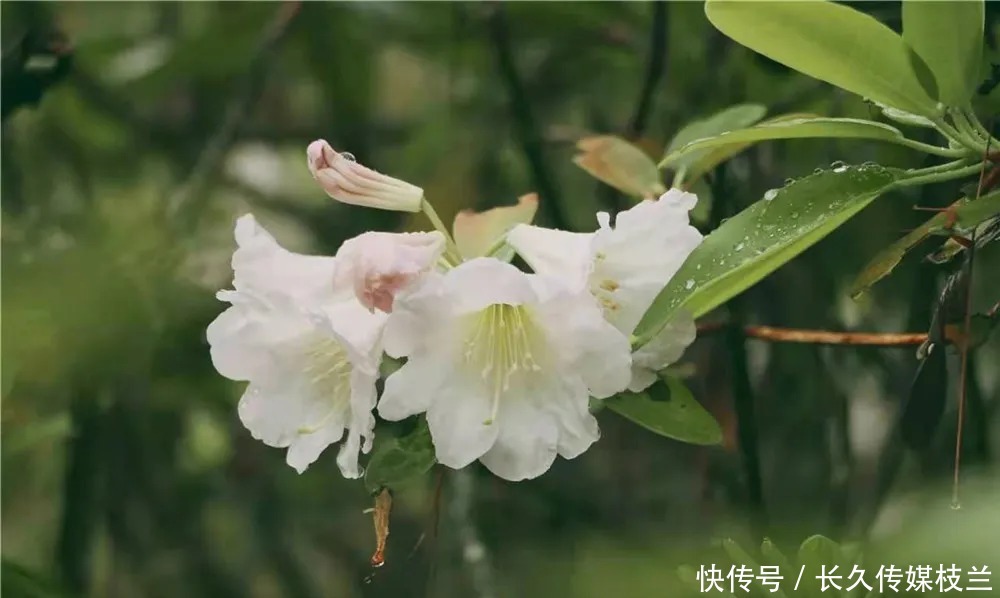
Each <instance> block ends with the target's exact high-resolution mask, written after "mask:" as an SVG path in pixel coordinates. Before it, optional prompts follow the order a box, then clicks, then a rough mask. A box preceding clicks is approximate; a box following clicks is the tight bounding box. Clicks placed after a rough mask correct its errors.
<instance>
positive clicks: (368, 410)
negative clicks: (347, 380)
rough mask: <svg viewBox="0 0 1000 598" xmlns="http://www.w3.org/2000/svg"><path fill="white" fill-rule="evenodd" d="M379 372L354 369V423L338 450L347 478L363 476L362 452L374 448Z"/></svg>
mask: <svg viewBox="0 0 1000 598" xmlns="http://www.w3.org/2000/svg"><path fill="white" fill-rule="evenodd" d="M377 378H378V374H377V372H376V373H374V374H369V373H367V372H363V371H361V370H358V369H355V370H354V371H353V372H352V373H351V424H350V428H349V430H348V433H347V440H345V441H344V444H343V446H341V447H340V452H339V453H338V454H337V466H338V467H340V473H341V474H342V475H343V476H344V477H345V478H349V479H352V478H359V477H361V474H362V471H361V468H360V467H359V466H358V453H359V452H364V453H368V452H369V451H371V450H372V441H373V439H374V438H375V416H374V415H372V409H374V408H375V380H376V379H377Z"/></svg>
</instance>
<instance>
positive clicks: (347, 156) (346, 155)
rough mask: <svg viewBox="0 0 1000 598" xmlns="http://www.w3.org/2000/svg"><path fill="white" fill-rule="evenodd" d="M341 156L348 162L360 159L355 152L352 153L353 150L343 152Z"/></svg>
mask: <svg viewBox="0 0 1000 598" xmlns="http://www.w3.org/2000/svg"><path fill="white" fill-rule="evenodd" d="M340 156H341V157H342V158H343V159H345V160H347V161H348V162H357V161H358V159H357V158H355V157H354V154H352V153H351V152H341V153H340Z"/></svg>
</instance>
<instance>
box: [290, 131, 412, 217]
mask: <svg viewBox="0 0 1000 598" xmlns="http://www.w3.org/2000/svg"><path fill="white" fill-rule="evenodd" d="M306 159H307V162H308V165H309V172H311V173H312V175H313V178H314V179H316V182H318V183H319V185H320V187H322V188H323V191H325V192H326V194H327V195H329V196H330V197H332V198H334V199H336V200H337V201H342V202H344V203H349V204H352V205H356V206H366V207H369V208H378V209H380V210H399V211H402V212H419V211H420V204H421V202H422V201H423V197H424V190H423V189H421V188H420V187H417V186H416V185H411V184H410V183H407V182H406V181H401V180H399V179H396V178H393V177H391V176H388V175H384V174H382V173H380V172H376V171H374V170H372V169H371V168H368V167H366V166H362V165H361V164H358V163H357V162H356V161H355V160H354V157H353V156H351V155H350V154H342V153H339V152H337V151H336V150H334V149H333V147H331V146H330V144H329V143H327V142H326V141H324V140H322V139H319V140H317V141H313V142H312V143H310V144H309V147H308V148H307V149H306Z"/></svg>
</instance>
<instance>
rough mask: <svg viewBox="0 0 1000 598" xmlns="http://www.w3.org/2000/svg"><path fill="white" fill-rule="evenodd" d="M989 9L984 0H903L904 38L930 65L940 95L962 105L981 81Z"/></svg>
mask: <svg viewBox="0 0 1000 598" xmlns="http://www.w3.org/2000/svg"><path fill="white" fill-rule="evenodd" d="M985 20H986V10H985V6H984V3H983V1H982V0H964V1H962V2H955V1H954V0H947V1H943V2H942V1H930V2H928V1H926V0H921V1H916V0H903V39H904V40H906V43H908V44H909V45H910V47H911V48H913V50H914V51H915V52H916V53H917V54H918V55H919V56H920V57H921V58H923V60H924V62H925V63H926V64H927V66H928V67H930V70H931V72H932V73H933V74H934V80H935V81H936V82H937V89H938V96H937V98H938V99H939V100H940V101H942V102H944V103H945V104H948V105H949V106H957V107H962V106H964V105H965V103H966V102H967V101H968V100H969V98H971V97H972V94H973V93H974V92H975V90H976V87H977V86H978V85H979V63H980V61H981V60H982V56H983V27H984V24H985Z"/></svg>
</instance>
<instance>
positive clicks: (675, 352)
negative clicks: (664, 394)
mask: <svg viewBox="0 0 1000 598" xmlns="http://www.w3.org/2000/svg"><path fill="white" fill-rule="evenodd" d="M695 336H697V328H696V327H695V323H694V318H692V317H691V315H690V314H688V313H684V312H682V313H679V314H677V316H676V317H675V318H674V319H673V320H671V321H670V322H668V323H667V324H666V325H665V326H664V327H663V329H662V330H660V331H659V332H658V333H657V334H656V336H654V337H653V338H652V339H650V341H649V342H648V343H646V344H645V345H643V346H642V347H640V348H639V349H638V350H637V351H636V352H635V353H634V354H633V355H632V381H631V382H630V383H629V390H631V391H632V392H639V391H641V390H645V389H646V388H647V387H648V386H649V385H650V384H652V383H653V382H655V381H656V373H657V372H659V371H660V370H662V369H664V368H666V367H667V366H668V365H670V364H672V363H674V362H675V361H677V360H678V359H680V358H681V355H683V354H684V350H685V349H687V347H688V345H690V344H691V343H693V342H694V339H695Z"/></svg>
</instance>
